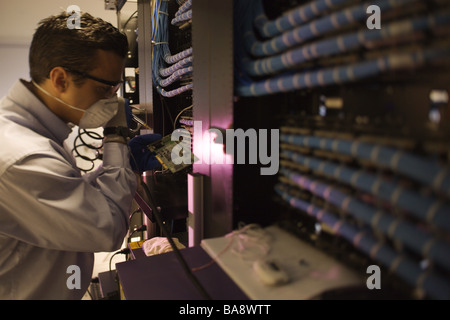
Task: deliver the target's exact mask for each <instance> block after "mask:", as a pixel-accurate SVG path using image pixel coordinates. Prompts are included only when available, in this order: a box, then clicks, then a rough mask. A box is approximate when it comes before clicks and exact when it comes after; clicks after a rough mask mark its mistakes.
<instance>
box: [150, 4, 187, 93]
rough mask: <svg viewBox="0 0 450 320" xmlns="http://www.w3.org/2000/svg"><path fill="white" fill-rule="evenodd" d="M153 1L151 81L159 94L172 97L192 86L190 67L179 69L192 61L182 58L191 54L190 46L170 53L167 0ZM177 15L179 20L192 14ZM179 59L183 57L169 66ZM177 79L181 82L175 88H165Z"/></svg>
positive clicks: (185, 18)
mask: <svg viewBox="0 0 450 320" xmlns="http://www.w3.org/2000/svg"><path fill="white" fill-rule="evenodd" d="M154 3H155V7H154V10H153V14H152V22H153V23H152V44H153V56H152V67H153V81H154V85H155V87H156V89H157V91H158V92H159V94H161V95H162V96H164V97H174V96H177V95H179V94H181V93H184V92H187V91H191V90H192V88H193V85H192V80H190V78H191V76H192V71H193V70H192V67H189V66H187V67H184V68H182V69H180V66H183V65H186V64H188V63H190V64H191V63H192V60H190V62H188V61H189V60H184V59H185V58H187V57H189V56H190V55H192V48H189V49H186V50H183V51H182V52H179V53H177V54H175V55H172V53H171V51H170V48H169V1H161V0H156V1H155V2H154ZM191 14H192V12H191ZM179 17H180V21H186V20H189V19H191V18H192V16H191V17H190V18H187V17H186V16H185V14H184V13H183V14H181V15H179ZM181 17H182V18H181ZM174 19H178V18H174ZM174 24H176V23H174ZM181 59H183V62H182V63H180V64H177V65H176V66H170V64H174V63H178V62H180V60H181ZM162 77H166V78H165V79H164V78H162ZM177 80H181V81H182V82H183V84H182V85H179V86H178V87H175V88H170V89H165V88H166V87H167V86H168V85H170V84H173V83H174V82H175V81H177Z"/></svg>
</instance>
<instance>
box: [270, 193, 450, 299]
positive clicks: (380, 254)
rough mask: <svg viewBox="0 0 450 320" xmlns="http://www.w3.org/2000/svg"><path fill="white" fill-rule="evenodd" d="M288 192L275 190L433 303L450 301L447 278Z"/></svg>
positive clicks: (292, 204)
mask: <svg viewBox="0 0 450 320" xmlns="http://www.w3.org/2000/svg"><path fill="white" fill-rule="evenodd" d="M285 189H286V188H283V186H282V185H277V186H276V187H275V191H276V193H277V194H279V195H280V196H281V197H282V199H283V200H284V201H286V202H287V203H289V204H290V205H291V206H293V207H295V208H297V209H300V210H301V211H303V212H306V213H308V214H309V215H311V216H312V217H315V218H316V219H318V220H319V221H321V222H323V223H325V224H326V225H328V226H329V227H330V228H332V229H333V230H334V231H335V232H336V233H337V234H339V235H341V236H342V237H343V238H345V239H347V240H348V241H349V242H350V243H352V244H353V245H354V246H355V247H356V248H358V249H360V250H361V251H362V252H364V253H365V254H367V255H368V256H370V257H372V258H373V259H374V260H376V261H379V262H380V263H382V264H383V265H384V266H385V267H387V268H389V270H390V271H391V272H394V273H395V274H397V275H399V276H400V277H401V278H402V279H404V280H405V281H406V282H407V283H409V284H410V285H411V286H413V287H418V288H419V289H422V290H424V291H425V292H426V293H427V294H428V295H429V296H430V297H432V298H433V299H442V300H448V299H450V284H449V283H448V279H447V278H445V277H443V276H441V275H440V274H438V273H437V272H436V271H433V270H430V271H424V270H422V269H421V268H420V267H419V263H418V262H417V261H414V260H412V259H411V258H409V257H407V256H402V255H400V254H398V253H397V252H395V250H394V249H392V248H391V247H390V246H388V245H387V244H386V243H383V242H379V241H377V239H376V238H374V237H373V236H372V235H371V234H367V233H365V232H364V230H361V229H360V228H358V227H356V226H355V225H352V224H350V223H348V222H347V221H345V220H341V219H339V218H337V217H336V216H335V215H334V214H331V213H329V212H328V211H326V210H323V209H322V208H319V207H317V206H315V205H313V204H310V203H309V202H306V201H304V200H301V199H299V198H296V197H294V196H292V195H291V194H290V193H289V192H288V191H286V190H285Z"/></svg>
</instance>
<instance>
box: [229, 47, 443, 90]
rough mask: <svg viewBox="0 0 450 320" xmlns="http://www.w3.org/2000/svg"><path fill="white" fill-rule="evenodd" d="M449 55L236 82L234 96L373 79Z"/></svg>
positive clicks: (431, 52)
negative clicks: (249, 82)
mask: <svg viewBox="0 0 450 320" xmlns="http://www.w3.org/2000/svg"><path fill="white" fill-rule="evenodd" d="M449 56H450V48H449V47H445V46H444V47H435V48H431V49H429V48H427V49H416V50H415V51H411V52H408V53H404V54H398V53H392V54H388V55H385V56H382V57H380V58H376V59H371V60H367V61H364V62H358V63H352V64H349V65H341V66H335V67H330V68H322V69H319V70H317V71H309V72H305V71H302V72H296V73H292V72H290V73H288V74H282V75H279V76H276V77H273V78H269V79H267V80H260V81H255V82H252V83H251V84H242V83H238V85H237V88H236V94H237V95H239V96H243V97H252V96H253V97H254V96H264V95H268V94H274V93H281V92H289V91H294V90H301V89H307V88H316V87H324V86H329V85H337V84H343V83H348V82H353V81H357V80H362V79H365V78H368V77H373V76H376V75H379V74H382V73H384V72H387V71H393V70H399V69H403V68H414V67H419V66H421V65H424V64H426V63H429V62H431V61H435V60H438V59H442V58H448V57H449Z"/></svg>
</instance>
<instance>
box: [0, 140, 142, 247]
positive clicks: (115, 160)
mask: <svg viewBox="0 0 450 320" xmlns="http://www.w3.org/2000/svg"><path fill="white" fill-rule="evenodd" d="M135 191H136V176H135V174H134V173H133V171H132V170H131V168H130V164H129V152H128V149H127V146H126V145H124V144H118V143H107V144H105V147H104V163H103V166H102V167H101V168H100V169H99V170H98V171H97V172H96V173H95V174H92V175H90V176H86V177H84V176H82V175H81V174H80V173H79V171H78V170H77V169H76V168H74V167H73V165H72V164H70V163H69V162H68V161H67V160H66V159H64V157H63V156H61V157H59V156H58V154H55V153H54V152H53V153H52V152H49V153H48V154H47V153H46V152H41V153H39V154H32V155H28V156H27V157H25V158H24V159H23V160H22V161H20V162H18V163H16V164H15V165H13V166H11V167H10V168H8V170H7V171H6V172H4V174H3V175H2V179H1V181H0V194H1V195H0V199H1V201H0V233H2V234H5V235H8V236H10V237H12V238H16V239H18V240H21V241H24V242H27V243H29V244H32V245H35V246H39V247H43V248H47V249H54V250H64V251H77V252H100V251H114V250H117V249H119V248H120V246H121V245H122V243H123V239H124V236H125V235H126V232H127V230H128V214H129V210H130V207H131V202H132V199H133V196H134V193H135Z"/></svg>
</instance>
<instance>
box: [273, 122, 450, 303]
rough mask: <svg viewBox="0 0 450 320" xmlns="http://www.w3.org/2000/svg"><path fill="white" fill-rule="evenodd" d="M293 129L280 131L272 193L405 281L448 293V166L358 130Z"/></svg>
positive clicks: (428, 290) (431, 292)
mask: <svg viewBox="0 0 450 320" xmlns="http://www.w3.org/2000/svg"><path fill="white" fill-rule="evenodd" d="M296 131H297V132H298V129H295V130H294V128H289V127H284V128H283V129H282V134H281V135H280V142H281V143H282V144H281V157H282V161H281V169H280V177H279V184H278V185H277V186H276V187H275V191H276V192H277V194H278V195H279V196H280V197H281V198H282V199H283V200H284V201H286V202H287V203H288V204H289V205H290V206H293V207H295V208H297V209H300V210H301V211H303V212H306V213H308V214H310V215H312V216H313V217H315V218H317V219H318V220H319V221H321V222H322V223H324V224H326V225H328V226H329V227H330V228H331V229H333V231H334V232H335V233H336V234H338V235H340V236H342V237H344V238H345V239H347V240H349V241H350V242H351V243H352V244H353V245H354V246H355V247H356V248H358V249H359V250H361V251H363V252H364V253H366V254H368V255H369V256H370V257H372V258H373V259H375V260H376V261H378V262H380V263H382V264H383V265H384V266H385V267H387V268H389V270H390V271H392V272H395V273H396V274H397V275H399V276H400V277H401V278H402V279H404V280H405V281H406V282H407V283H409V284H410V285H411V286H413V287H417V288H420V289H422V290H424V291H425V292H426V293H427V294H428V295H429V296H430V297H433V298H437V299H448V298H449V297H450V279H449V275H450V259H448V253H449V252H450V242H449V240H448V235H449V234H450V215H449V213H450V203H449V200H450V170H449V168H448V166H446V165H444V164H442V163H440V162H438V161H437V160H436V159H432V158H429V157H426V156H422V155H418V154H415V153H412V152H409V151H407V150H405V149H402V148H400V147H393V146H387V145H384V144H381V143H369V142H366V141H364V140H360V139H359V138H358V137H354V138H353V139H352V140H350V139H344V138H338V137H336V138H334V137H330V135H329V134H325V133H323V134H320V135H313V134H311V133H309V134H300V133H294V132H296ZM302 192H303V193H304V192H307V193H308V194H309V195H310V196H311V197H312V198H311V199H310V200H309V201H308V200H307V198H305V197H304V196H300V193H302ZM317 199H322V201H317ZM323 201H325V203H326V204H325V205H322V204H321V202H323ZM393 244H395V245H393ZM424 260H427V261H428V262H430V263H431V266H430V267H429V268H428V269H425V268H421V267H420V263H421V261H424Z"/></svg>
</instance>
